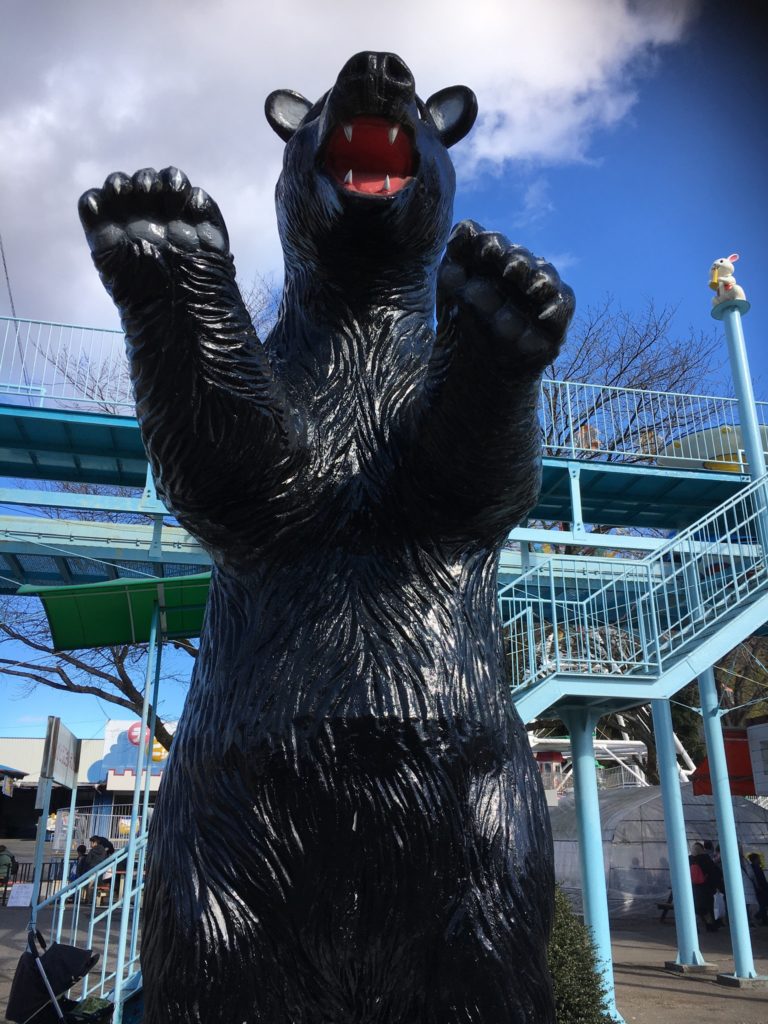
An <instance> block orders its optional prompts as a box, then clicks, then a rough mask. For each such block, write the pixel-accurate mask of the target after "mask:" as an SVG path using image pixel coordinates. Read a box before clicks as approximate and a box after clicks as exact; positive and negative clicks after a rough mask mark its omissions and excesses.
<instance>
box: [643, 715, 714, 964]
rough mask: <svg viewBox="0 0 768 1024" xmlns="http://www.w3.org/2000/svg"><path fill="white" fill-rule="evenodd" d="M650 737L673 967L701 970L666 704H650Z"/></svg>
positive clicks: (681, 803) (678, 789)
mask: <svg viewBox="0 0 768 1024" xmlns="http://www.w3.org/2000/svg"><path fill="white" fill-rule="evenodd" d="M651 710H652V712H653V733H654V736H655V738H656V758H657V761H658V765H659V776H660V778H661V798H662V802H663V804H664V826H665V828H666V832H667V852H668V853H669V874H670V880H671V882H672V904H673V906H674V912H675V930H676V932H677V959H676V961H675V963H676V964H680V965H686V966H690V967H702V966H704V964H705V962H706V961H705V960H704V957H703V956H702V955H701V950H700V948H699V934H698V931H697V930H696V910H695V908H694V905H693V890H692V889H691V872H690V867H689V864H688V840H687V838H686V834H685V817H684V815H683V798H682V794H681V792H680V777H679V775H678V771H677V757H676V756H675V737H674V731H673V728H672V712H671V710H670V707H669V701H668V700H652V701H651Z"/></svg>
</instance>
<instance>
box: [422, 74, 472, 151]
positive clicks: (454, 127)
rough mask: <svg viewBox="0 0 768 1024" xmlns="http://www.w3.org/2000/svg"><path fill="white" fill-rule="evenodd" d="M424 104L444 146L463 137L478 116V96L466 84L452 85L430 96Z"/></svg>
mask: <svg viewBox="0 0 768 1024" xmlns="http://www.w3.org/2000/svg"><path fill="white" fill-rule="evenodd" d="M424 106H425V107H426V108H427V110H428V111H429V114H430V116H431V118H432V120H433V121H434V122H435V127H436V128H437V130H438V132H439V133H440V138H441V139H442V142H443V145H444V146H452V145H453V144H454V143H455V142H458V141H459V139H463V138H464V136H465V135H466V134H467V132H468V131H469V130H470V128H471V127H472V125H473V124H474V123H475V118H476V117H477V97H476V96H475V94H474V93H473V92H472V90H471V89H468V88H467V87H466V85H450V86H448V88H447V89H441V90H440V92H436V93H435V94H434V96H430V97H429V99H428V100H427V102H426V103H425V104H424Z"/></svg>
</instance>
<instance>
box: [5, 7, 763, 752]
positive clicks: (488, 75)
mask: <svg viewBox="0 0 768 1024" xmlns="http://www.w3.org/2000/svg"><path fill="white" fill-rule="evenodd" d="M15 7H16V5H13V7H12V8H10V9H9V10H8V11H6V12H5V14H4V37H5V39H6V40H7V41H8V43H9V45H8V56H7V59H6V58H5V57H4V62H3V67H2V68H1V69H0V136H1V137H3V139H4V144H3V147H0V233H2V237H3V241H4V246H5V252H6V257H7V260H8V270H9V274H10V279H11V284H12V288H13V294H14V298H15V307H16V311H17V313H18V314H19V315H20V316H26V317H30V318H39V319H46V320H54V321H63V322H69V323H83V324H88V325H91V326H103V327H116V326H118V323H117V318H116V315H115V313H114V310H113V309H112V307H111V305H110V303H109V300H108V299H107V297H106V296H105V295H104V294H103V293H102V291H101V287H100V285H99V282H98V280H97V279H96V275H95V272H94V271H93V269H92V267H91V265H90V261H89V258H88V255H87V251H86V249H85V245H84V242H83V240H82V236H81V233H80V229H79V225H78V224H77V220H76V214H75V204H76V201H77V196H78V195H79V193H80V192H81V191H83V190H84V189H85V188H87V187H89V186H91V185H95V184H99V183H100V182H101V181H102V180H103V178H104V177H105V176H106V174H107V173H109V172H110V171H112V170H116V169H118V168H120V169H123V170H127V171H132V170H134V169H136V168H138V167H141V166H145V165H148V164H153V165H154V166H157V167H160V166H164V165H165V164H167V163H176V164H178V165H179V166H181V167H183V168H184V169H185V170H186V171H187V172H188V173H189V174H190V178H192V180H193V181H194V182H195V183H196V184H201V185H203V186H204V187H206V188H207V189H208V190H209V191H210V192H211V193H212V194H213V195H214V196H215V197H216V198H217V200H218V201H219V204H220V206H221V207H222V210H223V212H224V215H225V217H226V219H227V221H228V224H229V228H230V235H231V238H232V246H233V250H234V251H235V255H236V258H237V263H238V270H239V276H240V279H241V281H242V282H243V283H244V284H246V285H247V284H248V283H249V281H251V280H252V279H253V277H254V275H255V274H256V273H262V274H267V275H269V274H274V275H278V276H279V273H280V252H279V246H278V244H277V237H276V231H275V228H274V212H273V204H272V191H273V187H274V181H275V179H276V176H277V173H278V169H279V162H280V157H281V148H282V144H281V143H280V141H279V140H278V139H277V137H276V136H274V135H273V134H272V133H271V132H270V131H269V129H268V128H267V126H266V125H265V123H264V119H263V114H262V104H263V98H264V96H265V95H266V94H267V93H268V92H269V91H271V90H272V89H274V88H277V87H291V88H295V89H298V90H299V91H302V92H304V93H305V94H306V95H308V96H310V97H311V98H313V99H314V98H316V96H317V95H319V94H320V93H321V92H322V91H324V89H325V88H327V87H328V86H329V85H330V84H331V83H332V81H333V79H334V77H335V75H336V74H337V72H338V70H339V68H340V66H341V64H342V63H343V61H344V60H345V59H346V58H347V57H348V56H350V55H351V54H352V53H354V52H355V51H357V50H360V49H366V48H374V47H375V48H378V49H390V50H393V51H395V52H398V53H399V54H400V55H401V56H402V57H403V58H404V59H405V60H406V62H407V63H408V64H409V66H410V67H411V69H412V70H413V72H414V74H415V77H416V83H417V90H418V91H419V93H420V94H421V95H423V96H427V95H429V94H430V93H431V92H434V91H436V90H437V89H439V88H441V87H443V86H445V85H448V84H452V83H453V82H463V83H464V84H466V85H469V86H471V87H472V88H474V89H475V91H476V92H477V94H478V98H479V101H480V110H481V116H480V119H479V121H478V125H477V127H476V129H475V131H474V132H473V134H472V135H471V136H470V137H469V138H468V139H467V140H465V141H464V142H462V143H461V144H459V145H458V146H457V147H455V149H454V150H453V153H454V157H455V160H456V163H457V167H458V172H459V188H458V193H457V201H456V219H457V220H458V219H461V218H464V217H471V218H473V219H475V220H477V221H480V222H481V223H483V224H484V225H485V226H486V227H488V228H492V229H494V230H500V231H502V232H504V233H505V234H508V235H509V236H510V237H511V238H512V239H513V240H514V241H516V242H520V243H522V244H524V245H527V246H528V247H529V248H531V249H533V250H534V251H536V252H537V253H539V254H541V255H544V256H547V257H548V258H551V259H552V260H553V261H554V262H555V263H556V265H558V266H559V267H560V269H561V272H562V275H563V277H564V278H565V279H566V280H567V281H568V282H569V283H570V284H571V285H572V286H573V288H574V290H575V292H576V296H577V302H578V305H579V308H582V309H583V308H585V307H587V306H589V305H590V304H594V303H599V302H600V301H601V300H602V299H603V297H604V296H605V295H606V294H608V293H610V294H612V295H613V296H614V297H615V299H616V300H617V302H619V303H621V305H622V306H624V307H625V308H626V309H628V310H639V309H641V308H643V307H644V306H645V304H646V303H647V302H648V301H649V300H650V299H653V300H654V301H655V302H656V303H657V304H658V305H660V306H661V305H667V304H671V305H675V306H677V307H678V312H677V314H676V317H675V322H674V326H675V329H676V330H677V331H678V332H679V333H680V334H687V332H688V329H689V328H693V330H694V331H700V330H705V331H710V330H712V329H716V330H719V325H716V324H715V321H713V320H712V319H711V318H710V315H709V310H710V299H711V292H710V291H709V289H708V288H707V279H708V269H709V265H710V263H711V262H712V260H714V259H715V258H717V257H719V256H724V255H728V254H729V253H731V252H738V253H739V254H740V256H741V261H740V263H739V264H738V267H737V276H738V280H739V282H740V283H741V284H742V285H743V286H744V288H745V290H746V292H747V297H748V298H749V300H750V301H751V302H752V305H753V308H752V311H751V312H750V313H749V315H748V317H747V318H746V319H745V324H744V326H745V334H746V338H747V345H748V349H749V353H750V359H751V364H752V368H753V374H754V376H755V377H756V378H757V379H758V383H757V385H756V390H757V392H758V397H761V396H762V397H766V398H768V347H767V346H766V345H765V343H764V339H765V338H766V337H767V336H768V199H767V198H766V182H767V181H768V174H766V168H768V137H767V135H768V117H766V101H768V71H767V70H766V59H765V54H766V53H768V33H767V32H766V27H767V24H768V23H767V20H766V14H765V5H764V4H763V3H760V2H752V0H750V2H741V3H731V4H728V5H725V4H722V3H720V4H716V3H713V2H697V0H685V2H683V0H681V2H679V3H675V2H662V0H647V2H643V0H638V2H632V0H542V2H541V3H538V4H532V3H530V2H524V0H507V2H505V3H495V2H493V0H478V2H476V3H474V4H472V5H465V4H462V5H458V4H455V5H454V4H451V3H438V2H437V0H424V2H421V3H419V2H416V3H410V4H407V3H404V2H401V0H393V2H392V3H390V4H389V5H388V17H387V18H386V19H384V23H382V20H381V19H380V18H379V17H378V14H377V15H376V16H375V17H374V15H373V13H368V12H366V11H362V10H360V5H353V4H351V3H348V2H346V0H334V2H330V3H327V4H325V5H323V6H322V8H319V7H318V6H317V5H315V4H313V3H309V2H308V0H301V2H297V3H295V4H293V5H292V6H291V8H290V10H288V9H285V10H283V9H281V10H280V11H279V12H277V13H274V14H264V13H258V12H255V11H251V10H250V8H249V6H248V8H247V9H246V7H245V5H242V4H240V5H239V4H237V3H236V2H235V0H223V2H222V3H221V4H220V5H217V8H216V14H215V15H214V17H215V18H216V19H217V24H216V31H215V32H214V31H212V28H211V26H210V24H209V23H208V21H207V19H208V17H209V13H208V12H209V11H210V10H211V7H210V6H209V5H206V4H203V3H201V2H199V0H187V2H186V3H181V2H177V0H169V2H167V3H165V4H163V5H159V6H158V5H150V4H148V3H146V2H144V0H136V2H135V3H134V4H133V5H132V8H131V9H132V17H131V20H130V23H125V22H124V21H123V16H122V13H121V11H120V9H119V5H104V4H96V3H93V2H91V0H81V2H80V3H78V4H76V5H61V4H57V3H54V2H53V0H50V2H48V0H42V2H40V3H37V4H34V5H20V8H19V9H18V10H16V9H15ZM469 7H471V10H470V9H468V8H469ZM64 8H66V9H64ZM150 11H151V13H152V19H151V22H147V21H146V20H145V18H144V15H148V14H149V12H150ZM41 12H44V16H41ZM9 313H10V299H9V296H8V294H7V291H6V289H5V284H4V282H3V281H0V315H8V314H9ZM761 382H764V383H761ZM720 383H721V385H722V388H723V389H724V390H728V389H729V385H728V380H727V377H726V375H725V373H723V375H722V377H721V381H720ZM6 686H8V684H6V683H4V682H2V681H0V687H6ZM10 689H11V697H12V699H11V700H10V701H5V702H4V703H3V705H2V706H3V708H4V711H3V721H2V725H1V726H0V732H2V733H5V734H10V735H23V734H27V735H36V734H39V733H40V730H41V729H43V728H44V721H43V720H44V718H45V716H46V715H48V714H60V715H61V716H62V717H63V718H64V720H65V722H66V723H67V724H68V725H69V726H70V727H71V728H73V729H74V730H75V731H76V732H78V733H79V734H80V735H82V736H90V735H94V734H98V731H99V729H100V726H101V723H102V722H103V721H104V720H105V717H106V716H107V715H113V716H114V717H121V716H122V712H121V711H119V709H113V708H110V706H108V705H106V704H104V705H102V707H101V708H100V707H99V705H98V704H97V703H96V702H95V701H94V700H93V699H92V698H86V697H73V696H69V695H60V694H57V693H52V692H50V691H37V692H36V693H34V694H33V695H31V696H23V697H22V696H20V691H19V690H18V688H15V687H11V688H10ZM182 696H183V690H182V689H181V688H179V687H176V686H168V687H166V689H165V712H166V714H167V715H168V716H169V717H173V716H174V715H175V714H176V713H177V712H178V710H179V709H180V706H181V700H182ZM102 708H103V710H102Z"/></svg>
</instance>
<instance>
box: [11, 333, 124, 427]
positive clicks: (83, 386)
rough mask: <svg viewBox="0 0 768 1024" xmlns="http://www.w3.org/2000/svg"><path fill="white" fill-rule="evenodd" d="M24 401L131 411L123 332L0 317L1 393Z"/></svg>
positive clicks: (49, 404)
mask: <svg viewBox="0 0 768 1024" xmlns="http://www.w3.org/2000/svg"><path fill="white" fill-rule="evenodd" d="M3 395H7V396H9V397H10V398H12V399H14V400H15V401H16V402H20V401H23V402H24V403H25V404H27V405H32V406H46V407H52V408H61V409H74V410H87V409H91V410H96V411H99V412H106V413H115V414H117V413H122V414H126V413H128V414H129V413H130V412H131V411H132V409H133V399H132V397H131V388H130V381H129V379H128V367H127V364H126V361H125V352H124V346H123V335H122V332H121V331H105V330H98V329H96V328H93V327H77V326H74V325H72V324H57V323H50V322H48V321H44V320H22V319H14V318H12V317H0V396H3Z"/></svg>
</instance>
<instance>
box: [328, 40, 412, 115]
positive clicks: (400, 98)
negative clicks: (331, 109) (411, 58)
mask: <svg viewBox="0 0 768 1024" xmlns="http://www.w3.org/2000/svg"><path fill="white" fill-rule="evenodd" d="M333 93H334V100H335V101H336V102H337V103H338V104H339V106H340V107H346V108H347V109H348V112H349V113H350V114H357V113H366V114H373V115H375V114H384V113H387V112H389V111H391V110H392V109H393V108H396V107H400V106H407V105H408V104H409V103H412V102H413V100H414V97H415V95H416V83H415V81H414V78H413V75H412V74H411V71H410V69H409V68H408V66H407V64H406V63H405V61H403V60H401V59H400V57H398V56H397V55H396V54H394V53H370V52H368V51H365V52H363V53H356V54H355V56H354V57H351V58H350V59H349V60H348V61H347V63H346V64H345V65H344V67H343V68H342V69H341V71H340V72H339V77H338V78H337V79H336V85H335V86H334V89H333ZM355 108H357V109H355Z"/></svg>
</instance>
